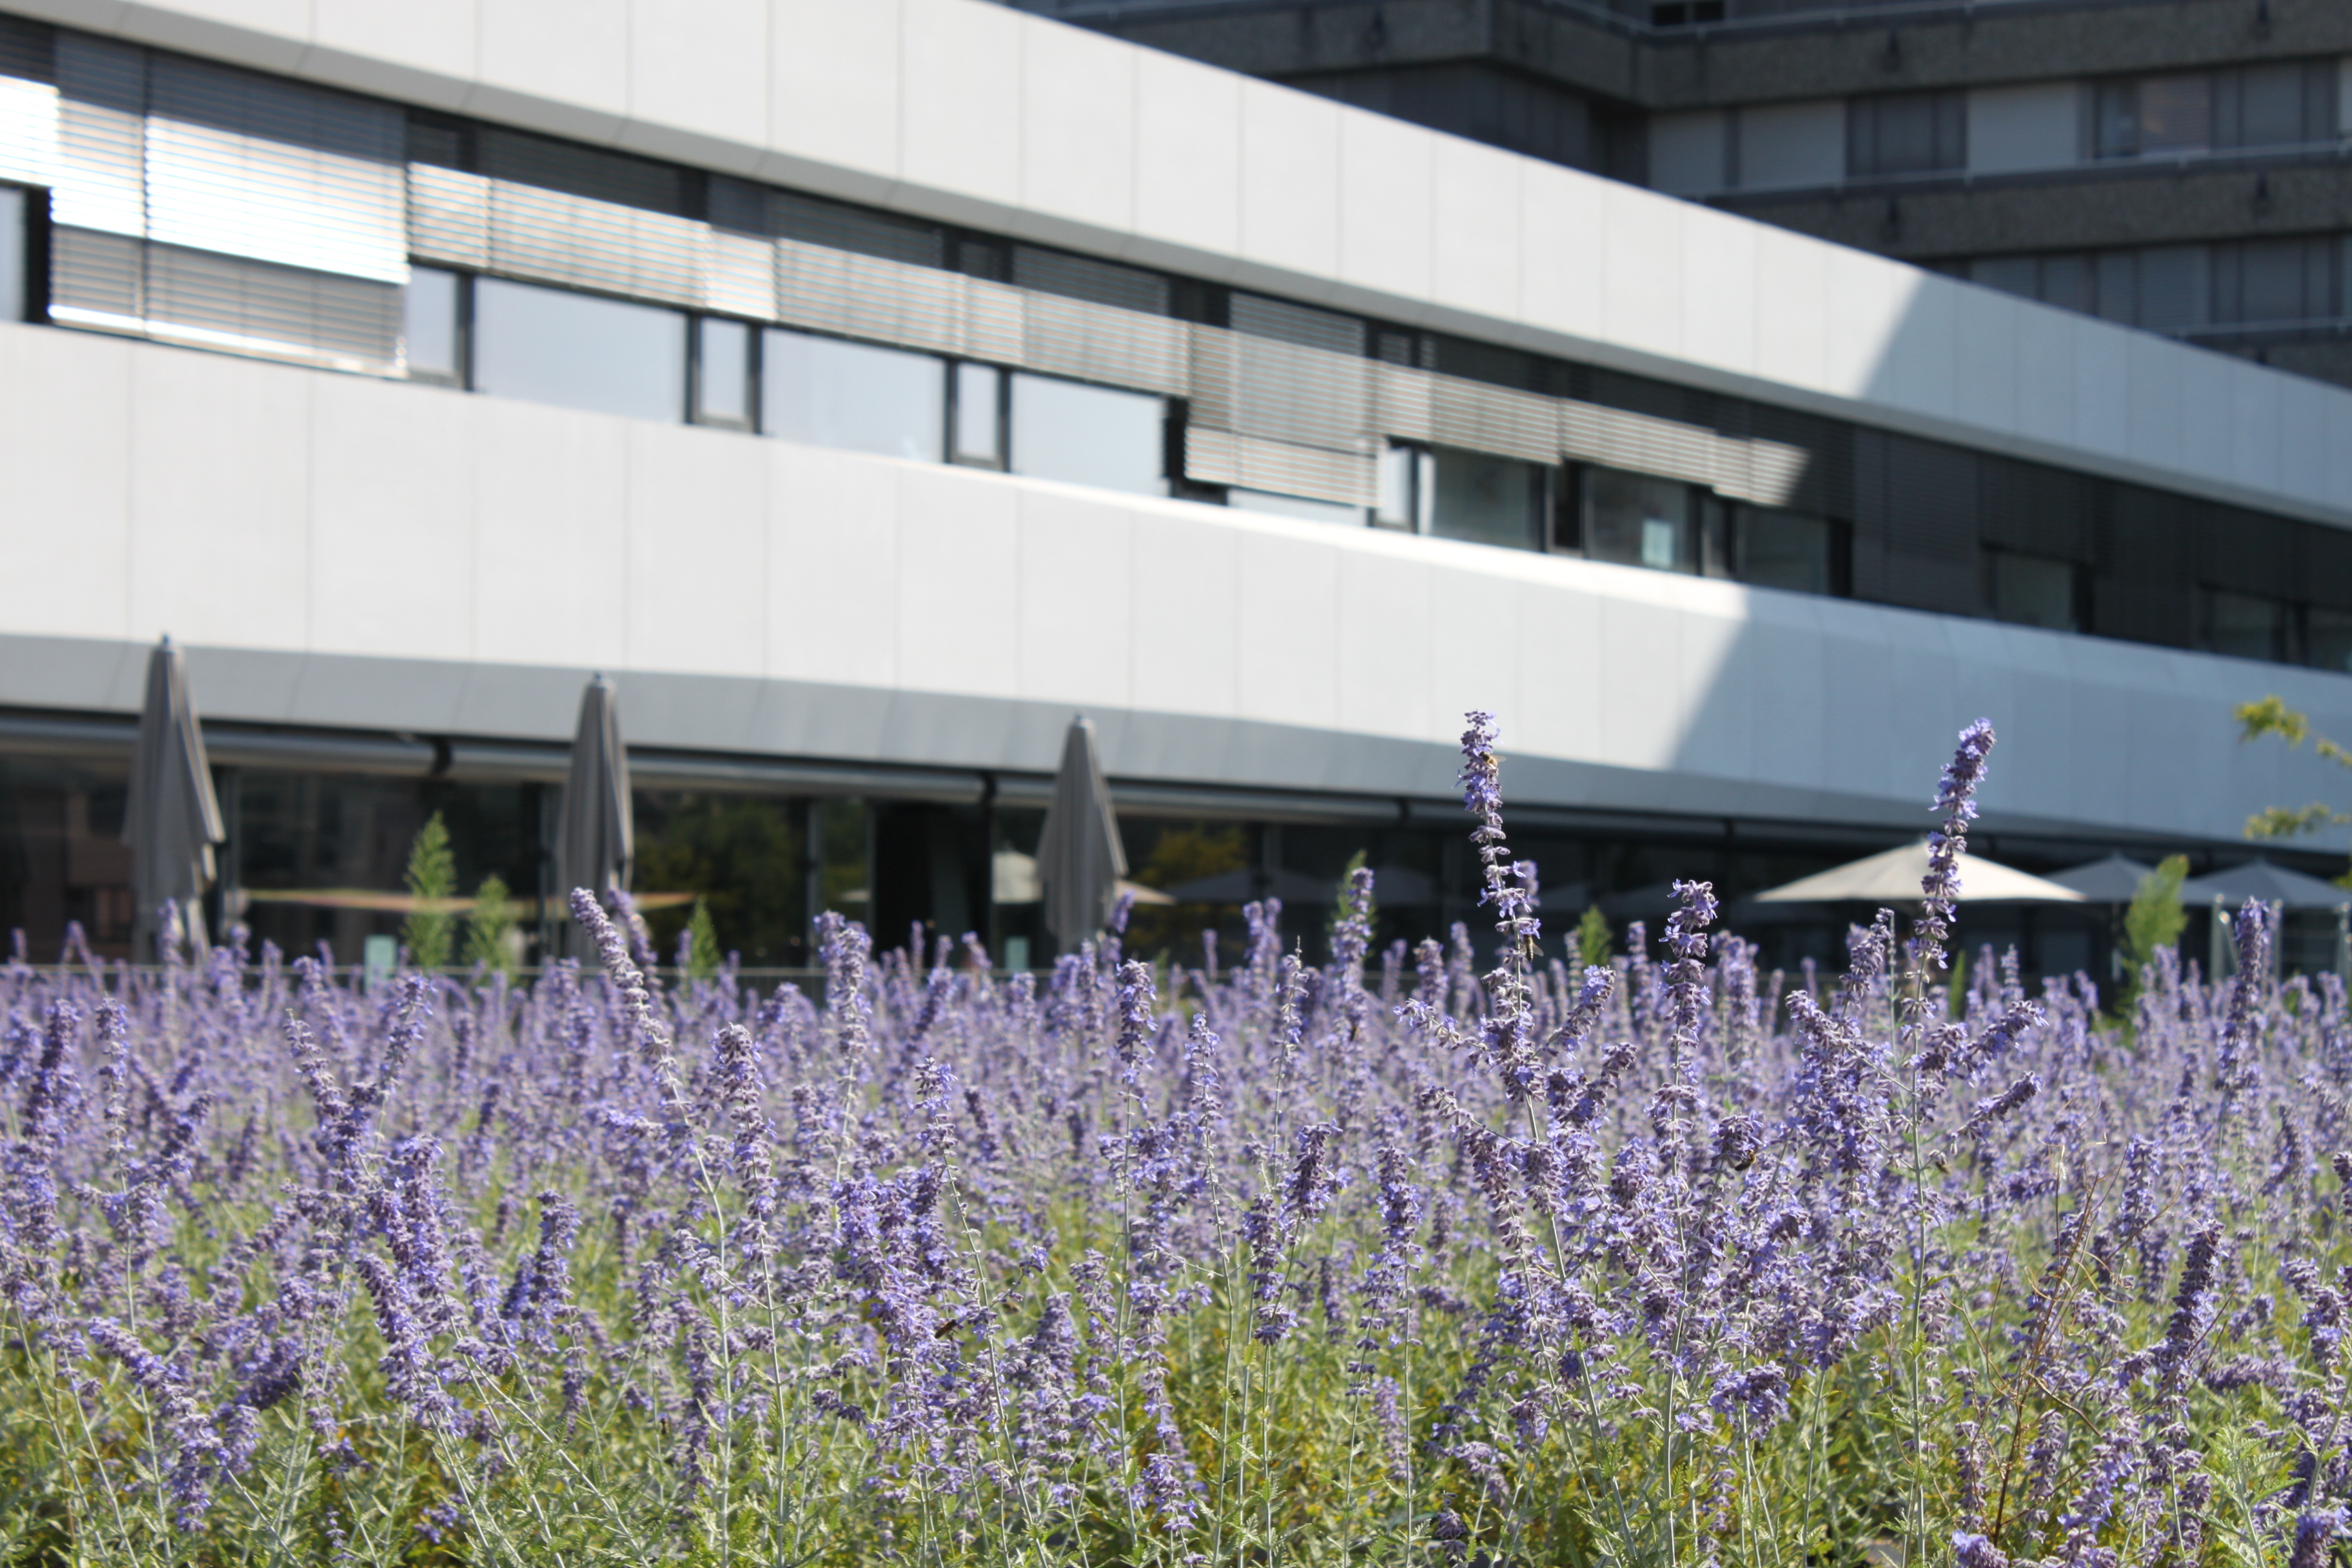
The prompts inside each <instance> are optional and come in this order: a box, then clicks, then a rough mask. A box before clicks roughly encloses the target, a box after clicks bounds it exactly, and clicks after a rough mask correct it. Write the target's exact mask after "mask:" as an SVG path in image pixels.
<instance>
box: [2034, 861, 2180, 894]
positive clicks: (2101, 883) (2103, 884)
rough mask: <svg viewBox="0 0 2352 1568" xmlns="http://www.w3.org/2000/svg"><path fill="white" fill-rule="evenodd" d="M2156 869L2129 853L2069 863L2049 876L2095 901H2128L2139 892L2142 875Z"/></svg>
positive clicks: (2059, 883)
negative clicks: (2085, 861) (2084, 863)
mask: <svg viewBox="0 0 2352 1568" xmlns="http://www.w3.org/2000/svg"><path fill="white" fill-rule="evenodd" d="M2155 869H2156V868H2155V867H2153V866H2144V865H2142V864H2141V863H2140V862H2138V861H2137V860H2135V859H2133V858H2131V857H2130V856H2128V855H2110V856H2108V857H2107V858H2105V859H2104V860H2093V861H2091V862H2089V863H2088V864H2086V865H2082V866H2069V867H2068V868H2066V869H2064V870H2063V871H2057V872H2053V873H2052V875H2051V878H2050V879H2051V880H2052V881H2053V882H2055V883H2057V884H2058V885H2059V886H2060V887H2062V888H2072V889H2074V890H2075V891H2076V892H2078V893H2080V894H2082V895H2083V897H2084V900H2087V901H2089V902H2091V903H2094V904H2127V903H2130V902H2131V901H2132V900H2134V899H2136V898H2137V897H2138V896H2139V884H2140V879H2141V878H2143V877H2146V876H2147V875H2148V874H2149V873H2150V872H2152V871H2154V870H2155Z"/></svg>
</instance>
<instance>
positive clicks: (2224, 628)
mask: <svg viewBox="0 0 2352 1568" xmlns="http://www.w3.org/2000/svg"><path fill="white" fill-rule="evenodd" d="M2204 597H2205V605H2204V609H2205V646H2206V647H2208V648H2210V649H2211V650H2212V651H2213V652H2215V653H2226V654H2231V655H2234V656H2236V657H2237V658H2263V659H2276V658H2278V657H2279V655H2280V652H2281V651H2282V649H2281V646H2280V645H2281V644H2282V643H2283V642H2284V633H2285V631H2286V606H2285V605H2282V604H2280V603H2279V602H2278V601H2277V600H2275V599H2263V598H2258V597H2256V596H2255V595H2252V594H2231V593H2227V592H2224V591H2222V590H2221V589H2218V588H2216V589H2208V590H2207V591H2206V593H2205V595H2204Z"/></svg>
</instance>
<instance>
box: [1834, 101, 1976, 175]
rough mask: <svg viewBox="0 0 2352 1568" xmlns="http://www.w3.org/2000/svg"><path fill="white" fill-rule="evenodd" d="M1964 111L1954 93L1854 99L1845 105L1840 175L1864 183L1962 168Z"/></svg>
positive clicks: (1964, 159)
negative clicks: (1873, 178)
mask: <svg viewBox="0 0 2352 1568" xmlns="http://www.w3.org/2000/svg"><path fill="white" fill-rule="evenodd" d="M1968 113H1969V111H1968V98H1967V95H1965V94H1963V93H1959V92H1903V93H1890V94H1888V95H1886V96H1885V97H1883V98H1857V99H1854V100H1852V101H1850V102H1849V103H1848V104H1847V105H1846V136H1845V157H1846V173H1847V174H1850V175H1853V176H1854V177H1856V178H1862V179H1866V178H1869V177H1871V176H1874V175H1889V174H1934V173H1936V172H1937V171H1939V170H1944V169H1960V168H1965V167H1967V165H1968V161H1969V141H1968V124H1969V119H1968Z"/></svg>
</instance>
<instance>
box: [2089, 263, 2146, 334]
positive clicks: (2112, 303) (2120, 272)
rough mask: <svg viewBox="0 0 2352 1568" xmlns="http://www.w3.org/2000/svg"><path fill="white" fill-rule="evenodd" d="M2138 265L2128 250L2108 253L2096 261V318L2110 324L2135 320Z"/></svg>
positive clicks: (2137, 298) (2137, 308)
mask: <svg viewBox="0 0 2352 1568" xmlns="http://www.w3.org/2000/svg"><path fill="white" fill-rule="evenodd" d="M2138 262H2139V258H2137V256H2134V255H2133V254H2132V253H2131V252H2130V251H2128V250H2110V251H2108V252H2106V253H2105V255H2103V256H2101V257H2100V258H2098V261H2097V265H2096V270H2097V273H2098V296H2099V300H2098V306H2099V314H2100V315H2102V316H2104V317H2105V318H2106V319H2107V320H2108V321H2123V322H2126V323H2130V322H2134V321H2138V320H2139V265H2138Z"/></svg>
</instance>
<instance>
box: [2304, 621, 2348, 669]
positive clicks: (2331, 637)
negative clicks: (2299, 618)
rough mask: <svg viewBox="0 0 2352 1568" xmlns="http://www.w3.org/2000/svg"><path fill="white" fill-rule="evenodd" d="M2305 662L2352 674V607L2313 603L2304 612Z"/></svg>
mask: <svg viewBox="0 0 2352 1568" xmlns="http://www.w3.org/2000/svg"><path fill="white" fill-rule="evenodd" d="M2303 661H2304V662H2305V664H2311V665H2316V666H2318V667H2319V668H2321V669H2333V670H2339V671H2341V672H2343V673H2344V674H2347V675H2352V610H2329V609H2323V608H2321V607H2320V606H2319V605H2313V606H2311V608H2309V609H2307V610H2305V612H2304V613H2303Z"/></svg>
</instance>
